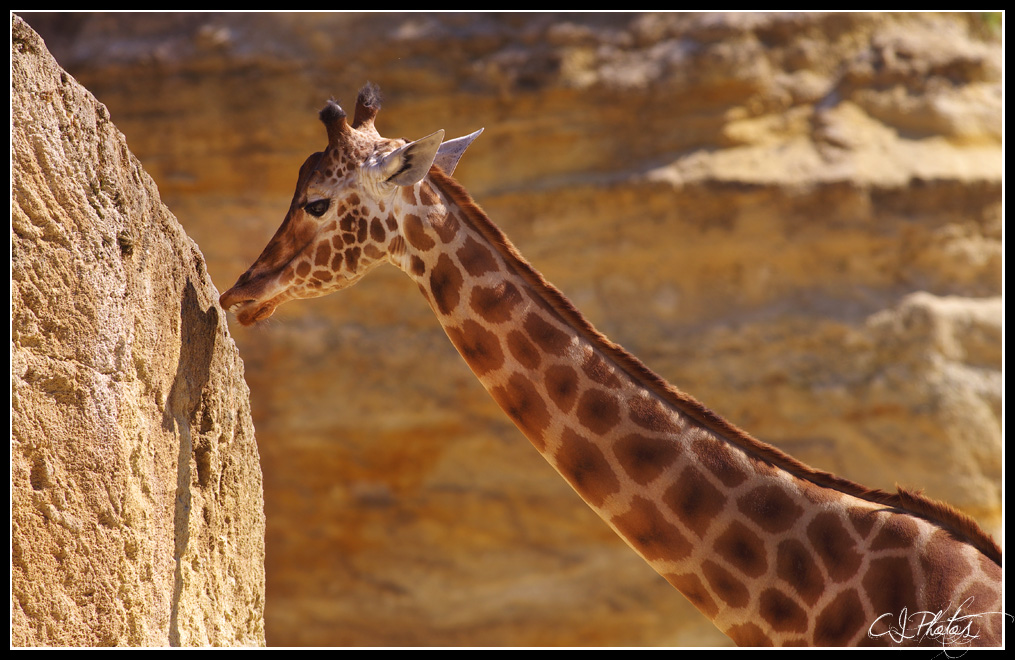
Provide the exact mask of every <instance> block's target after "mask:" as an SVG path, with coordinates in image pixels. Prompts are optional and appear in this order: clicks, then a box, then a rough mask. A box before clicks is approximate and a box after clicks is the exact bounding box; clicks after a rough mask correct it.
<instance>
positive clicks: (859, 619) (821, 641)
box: [814, 589, 869, 646]
mask: <svg viewBox="0 0 1015 660" xmlns="http://www.w3.org/2000/svg"><path fill="white" fill-rule="evenodd" d="M867 625H869V624H868V623H867V622H866V620H865V618H864V612H863V602H861V600H860V596H859V595H858V594H857V593H856V591H854V590H853V589H849V590H847V591H844V592H842V593H841V594H839V595H838V596H836V597H835V599H834V600H833V601H832V602H831V603H829V604H828V605H827V606H826V607H825V609H823V610H822V611H821V613H820V614H818V618H817V621H816V622H815V626H814V644H815V645H816V646H846V645H847V644H849V643H850V642H851V641H852V640H853V638H854V637H856V635H857V634H858V633H859V632H860V631H861V630H862V629H863V628H865V627H866V626H867Z"/></svg>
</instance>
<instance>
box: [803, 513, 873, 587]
mask: <svg viewBox="0 0 1015 660" xmlns="http://www.w3.org/2000/svg"><path fill="white" fill-rule="evenodd" d="M807 538H808V539H810V541H811V547H813V549H814V552H815V553H816V554H817V555H818V558H819V559H820V560H821V563H822V564H823V565H824V567H825V571H826V572H827V573H828V577H829V578H831V579H832V581H833V582H842V581H843V580H846V579H849V578H851V577H853V576H854V575H856V571H857V569H858V568H859V567H860V562H861V560H862V557H861V556H860V553H859V552H857V549H856V543H855V542H854V541H853V537H852V536H850V535H849V532H848V531H847V530H846V528H845V527H844V526H843V524H842V522H841V521H840V520H839V518H838V516H836V515H835V514H834V513H831V512H825V513H819V514H818V515H816V516H814V520H812V521H811V523H810V524H809V525H808V526H807Z"/></svg>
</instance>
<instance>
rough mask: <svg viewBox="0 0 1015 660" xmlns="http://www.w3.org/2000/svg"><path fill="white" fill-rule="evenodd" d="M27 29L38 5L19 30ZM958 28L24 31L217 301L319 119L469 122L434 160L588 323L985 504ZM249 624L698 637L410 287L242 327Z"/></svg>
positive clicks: (861, 18) (866, 466)
mask: <svg viewBox="0 0 1015 660" xmlns="http://www.w3.org/2000/svg"><path fill="white" fill-rule="evenodd" d="M33 20H35V18H34V17H29V21H30V22H31V21H33ZM992 20H993V19H992V18H991V17H984V16H981V15H960V14H949V15H918V14H909V15H901V16H897V15H862V14H841V13H836V14H791V15H781V14H773V15H754V14H692V15H679V14H662V15H653V14H624V15H613V14H592V15H567V16H561V15H555V14H539V15H526V14H504V15H500V14H482V15H458V14H434V15H413V14H326V15H295V14H294V15H288V14H271V15H243V14H230V15H208V14H204V15H187V14H177V15H168V16H162V15H151V14H146V15H140V16H131V15H90V16H88V17H80V16H73V15H61V16H55V17H53V16H50V17H44V16H39V17H38V25H39V26H40V27H39V29H40V30H43V28H45V30H44V34H47V35H51V36H49V37H48V39H49V42H50V44H51V47H52V48H53V49H54V51H55V52H56V53H57V56H58V58H60V59H61V61H62V62H63V64H64V65H65V66H66V67H68V68H69V69H70V70H72V71H73V72H74V75H76V76H78V77H79V78H80V79H82V80H84V81H87V85H88V87H89V89H91V90H92V91H93V92H94V93H96V95H97V96H98V97H99V98H100V99H101V100H102V101H103V102H104V103H106V104H107V106H108V107H109V108H110V112H111V113H112V115H113V117H114V119H115V120H116V122H117V125H118V126H119V127H120V128H121V130H123V131H124V132H125V133H126V135H127V136H128V137H129V138H130V141H131V145H132V147H133V148H134V149H136V150H137V152H138V153H140V154H142V159H143V161H144V162H145V166H146V168H148V170H149V171H150V172H151V173H152V174H153V177H154V178H155V179H156V181H158V183H159V186H160V188H161V190H162V193H163V196H164V198H165V199H167V200H169V201H168V203H169V204H170V205H171V207H172V208H173V209H174V210H175V211H176V212H177V214H178V215H179V217H180V218H181V220H182V222H183V223H184V224H185V226H186V227H187V231H188V232H189V233H190V234H191V235H192V236H194V237H195V238H196V239H197V240H198V241H199V242H200V244H201V246H202V250H203V252H204V254H205V255H206V257H207V258H208V269H209V272H210V273H211V275H212V277H213V278H214V279H215V281H216V282H218V284H219V286H220V288H223V289H224V288H225V287H227V286H229V285H231V284H232V282H233V281H234V280H235V278H236V277H237V276H238V275H239V273H240V272H242V271H243V270H244V269H245V268H246V267H247V266H248V265H249V264H250V263H251V261H252V260H253V259H254V257H256V255H257V254H258V252H259V251H260V249H261V248H262V247H263V245H264V244H265V242H266V241H267V239H268V238H269V237H270V236H271V234H272V233H273V232H274V230H275V228H276V227H277V225H278V223H279V222H280V221H281V219H282V217H283V215H284V213H285V210H286V208H287V207H288V204H289V199H290V196H291V194H292V188H293V185H294V184H295V180H296V174H297V170H298V168H299V165H300V163H302V162H303V159H304V158H305V157H306V156H307V155H308V154H309V153H311V152H313V151H316V150H318V149H320V148H322V147H323V146H324V144H325V137H324V132H323V128H322V127H321V125H320V123H319V122H318V121H317V119H316V113H317V111H318V110H319V109H320V107H321V106H322V105H323V103H324V101H325V100H326V99H327V98H328V97H329V96H332V95H334V96H335V97H336V98H338V100H339V101H340V102H342V103H344V104H346V105H350V104H351V103H352V102H353V99H354V97H355V93H356V90H357V89H358V88H359V87H360V86H361V85H362V84H363V83H364V82H365V81H367V80H372V81H374V82H377V83H378V84H379V85H380V86H381V89H382V91H383V92H384V95H385V97H386V102H385V106H384V109H383V110H382V112H381V115H380V117H379V119H378V127H379V129H380V131H381V133H382V134H384V135H389V136H392V137H398V136H405V137H409V138H417V137H421V136H423V135H427V134H429V133H431V132H432V131H434V130H436V129H437V128H444V129H445V130H446V131H447V134H448V135H449V136H456V135H463V134H466V133H470V132H472V131H474V130H476V129H477V128H479V127H485V129H486V130H485V132H484V133H483V135H482V137H481V138H480V139H479V140H478V141H477V142H476V143H475V144H474V145H473V146H472V147H470V149H469V152H468V153H467V154H466V156H465V158H464V159H463V160H462V162H461V164H460V165H459V169H458V170H457V171H456V176H457V177H458V178H459V179H460V180H461V181H462V183H463V184H464V185H465V186H466V187H467V188H468V189H469V190H470V192H471V193H472V195H473V196H474V197H475V198H476V199H477V201H479V202H480V204H482V205H483V207H484V208H485V209H486V210H487V212H488V213H489V215H490V216H491V217H492V218H493V219H494V221H495V222H497V223H498V224H499V225H500V226H501V227H502V228H503V229H504V230H505V231H506V232H507V233H508V235H509V236H510V237H511V238H512V240H513V241H514V242H515V244H516V245H517V246H518V247H519V248H520V249H521V251H522V252H523V254H525V255H526V256H527V257H528V258H529V260H530V261H531V262H532V263H533V264H534V265H535V266H536V267H537V268H538V269H540V270H541V271H542V272H543V273H544V274H545V275H546V276H547V278H548V279H550V281H552V282H553V283H554V284H556V285H557V286H558V287H560V288H561V289H562V290H563V291H564V292H565V293H566V294H567V295H568V296H569V297H570V298H571V299H572V300H573V301H574V302H575V303H576V304H577V305H578V306H579V307H580V308H581V309H582V310H583V311H584V312H585V313H586V315H587V316H588V317H589V318H590V319H591V320H592V321H593V323H594V324H596V325H597V327H599V328H600V329H601V330H603V331H604V332H605V333H606V334H607V335H609V336H610V337H611V338H612V339H613V340H615V341H617V342H619V343H621V344H622V345H624V346H625V347H626V348H627V349H628V350H630V351H631V352H633V353H634V354H636V355H638V356H639V357H640V358H641V359H642V360H643V361H645V362H646V363H647V364H648V365H649V366H650V367H652V368H654V369H655V370H656V371H657V372H659V373H660V374H662V375H663V376H665V377H666V378H667V379H668V380H670V381H671V382H673V383H674V384H676V385H678V386H679V387H681V388H682V389H684V390H686V391H688V392H690V393H692V394H693V395H694V396H696V397H697V398H699V399H700V400H702V401H704V402H705V403H706V404H707V405H709V406H710V407H711V408H712V409H714V410H716V411H717V412H719V413H720V414H722V415H724V416H726V417H728V418H729V419H731V420H732V421H733V422H735V423H737V424H738V425H740V426H741V427H743V428H746V429H747V430H749V431H751V432H752V433H753V434H754V435H756V436H758V437H760V438H762V439H764V440H766V441H768V442H772V443H774V444H776V445H778V446H779V447H781V448H782V449H784V450H787V451H789V452H790V453H792V454H794V455H796V456H797V457H798V458H801V459H802V460H805V461H806V462H808V463H810V464H812V465H814V466H816V467H820V468H823V469H827V470H832V471H835V472H838V473H840V474H843V475H844V476H847V477H850V478H852V479H854V480H857V481H860V482H861V483H864V484H867V485H870V486H876V487H881V488H892V487H894V485H895V483H896V482H898V483H900V484H903V485H908V486H912V487H917V488H923V489H925V492H926V493H927V494H929V495H931V496H933V497H937V498H942V499H945V500H948V501H950V502H952V503H954V504H955V505H957V506H959V507H960V508H962V509H963V510H964V511H967V512H969V513H970V514H972V515H973V516H975V517H976V518H977V519H979V520H980V521H981V522H982V523H983V524H984V525H985V526H987V527H988V528H989V529H991V530H992V531H995V532H997V531H998V530H999V529H1000V520H1001V505H1002V498H1001V488H1000V477H1001V459H1000V456H1001V454H1000V452H1001V442H1002V437H1001V422H1000V419H1001V403H1002V396H1001V383H1002V381H1001V336H1002V335H1001V322H1002V318H1003V315H1002V298H1001V258H1002V232H1001V228H1002V224H1001V182H1002V150H1001V142H1000V139H1001V118H1002V106H1001V77H1000V76H1001V62H1002V60H1001V56H1002V51H1001V45H1000V41H999V39H998V37H997V35H996V34H994V33H992V32H991V30H992V29H993V27H992ZM233 331H234V336H235V337H236V341H237V344H238V345H239V346H240V349H241V352H242V353H243V355H244V359H245V361H246V367H247V380H248V383H249V384H250V387H251V396H252V408H253V415H254V418H255V421H256V423H257V427H258V438H259V441H260V445H261V452H262V455H263V456H264V457H265V491H266V508H267V511H268V537H267V544H268V554H267V565H266V573H267V581H268V594H269V598H268V601H267V604H266V614H265V616H266V628H267V639H268V643H269V644H369V645H373V644H380V645H384V644H473V645H485V644H517V645H532V644H569V645H582V644H603V645H606V644H634V645H638V644H651V645H663V644H722V643H725V640H724V638H722V637H721V636H720V635H718V633H716V632H715V631H714V630H712V629H711V627H710V626H709V624H708V623H707V622H703V621H702V620H701V618H700V616H699V615H698V614H696V612H695V611H694V610H693V608H691V607H690V606H689V605H687V604H686V603H684V602H683V599H682V598H681V597H680V596H679V595H678V594H676V593H675V592H674V591H673V590H672V589H671V588H670V587H669V586H668V585H666V584H665V583H663V582H662V580H661V579H659V578H657V577H656V576H655V575H654V573H653V572H652V571H651V570H650V569H649V568H648V567H646V566H644V565H643V563H642V562H641V560H640V559H638V558H637V557H636V556H635V555H634V554H633V553H631V552H630V551H629V550H628V548H627V547H626V546H624V545H623V544H622V543H621V542H620V541H619V540H618V539H616V538H615V537H614V535H613V534H612V532H610V531H609V530H608V529H606V527H605V526H604V525H603V524H602V523H601V522H600V521H599V520H598V519H597V518H596V517H595V516H594V515H593V514H592V513H591V512H590V511H588V510H587V509H586V508H585V506H584V504H582V502H581V501H580V500H579V499H578V497H577V496H576V495H574V493H573V492H572V491H571V490H570V488H569V487H568V486H567V485H566V484H565V483H564V482H563V480H561V479H560V478H559V477H558V476H557V474H556V473H555V472H554V471H553V470H552V469H551V468H550V467H549V466H548V465H546V464H545V463H544V462H543V461H542V459H541V458H540V457H539V456H538V455H537V454H536V453H535V452H534V451H532V449H531V448H530V447H529V446H528V443H527V442H525V441H524V439H523V438H522V437H521V436H520V435H519V434H518V432H517V431H516V430H515V428H514V426H513V425H512V424H511V423H510V422H509V421H508V420H507V419H506V417H504V415H503V414H502V413H501V412H500V410H499V409H497V408H496V406H495V405H494V404H493V403H492V401H490V400H489V398H488V397H487V395H486V394H485V392H484V391H483V390H482V388H481V387H480V386H479V384H478V383H476V382H475V380H474V378H473V377H472V375H471V374H470V373H469V372H468V370H467V369H466V368H465V366H464V364H463V363H462V361H461V359H460V358H459V357H458V356H457V354H456V353H455V352H454V349H453V348H452V346H451V345H450V342H448V341H447V338H446V337H444V335H443V333H442V332H441V331H440V329H439V327H438V325H437V323H436V321H435V320H434V319H433V318H432V315H431V312H430V311H429V308H428V307H427V305H426V304H425V302H424V301H423V300H422V298H421V297H420V296H419V294H418V292H417V291H416V290H415V289H414V288H413V286H412V285H411V283H410V282H409V281H408V279H407V278H405V277H404V276H403V275H402V274H401V273H398V272H397V271H395V270H394V269H382V270H378V271H376V272H375V273H373V274H372V275H371V276H370V277H369V278H367V279H366V280H365V281H364V282H362V283H361V284H359V285H358V286H357V287H355V288H354V289H352V290H350V291H347V292H343V293H342V294H341V295H335V296H332V297H329V298H323V299H319V300H315V301H305V302H299V303H293V304H289V305H285V306H283V307H282V308H280V310H279V311H278V312H277V314H276V316H275V317H273V319H271V320H270V321H269V322H268V323H266V324H264V325H263V326H260V327H255V328H253V329H249V330H248V329H241V328H238V327H234V329H233Z"/></svg>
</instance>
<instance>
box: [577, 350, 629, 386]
mask: <svg viewBox="0 0 1015 660" xmlns="http://www.w3.org/2000/svg"><path fill="white" fill-rule="evenodd" d="M582 371H584V372H585V375H586V376H588V377H589V380H591V381H592V382H594V383H598V384H600V385H605V386H606V387H608V388H610V389H617V388H618V387H620V384H621V383H620V379H619V378H617V375H616V374H615V373H613V370H612V369H611V368H610V365H609V364H607V362H606V360H604V359H603V358H602V357H601V356H600V355H599V354H598V353H596V352H594V351H593V352H590V353H589V354H588V356H586V358H585V362H584V363H583V364H582Z"/></svg>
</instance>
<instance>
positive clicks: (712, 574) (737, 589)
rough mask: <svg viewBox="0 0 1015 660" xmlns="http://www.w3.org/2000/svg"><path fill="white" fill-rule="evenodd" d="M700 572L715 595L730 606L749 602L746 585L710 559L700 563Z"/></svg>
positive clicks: (742, 605) (739, 605)
mask: <svg viewBox="0 0 1015 660" xmlns="http://www.w3.org/2000/svg"><path fill="white" fill-rule="evenodd" d="M701 574H702V575H704V576H705V579H706V580H708V584H709V586H710V587H712V591H713V592H715V595H716V596H718V597H719V598H720V599H722V601H723V602H724V603H726V604H727V605H729V606H730V607H737V608H739V607H745V606H746V605H747V603H748V602H750V600H751V593H750V592H749V591H748V590H747V586H746V585H745V584H744V583H743V582H741V581H740V580H739V579H738V578H737V577H736V576H735V575H733V574H732V573H730V572H729V571H727V570H726V569H725V568H723V567H722V566H720V565H719V564H717V563H715V562H714V561H712V560H711V559H706V560H705V561H703V562H702V563H701Z"/></svg>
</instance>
